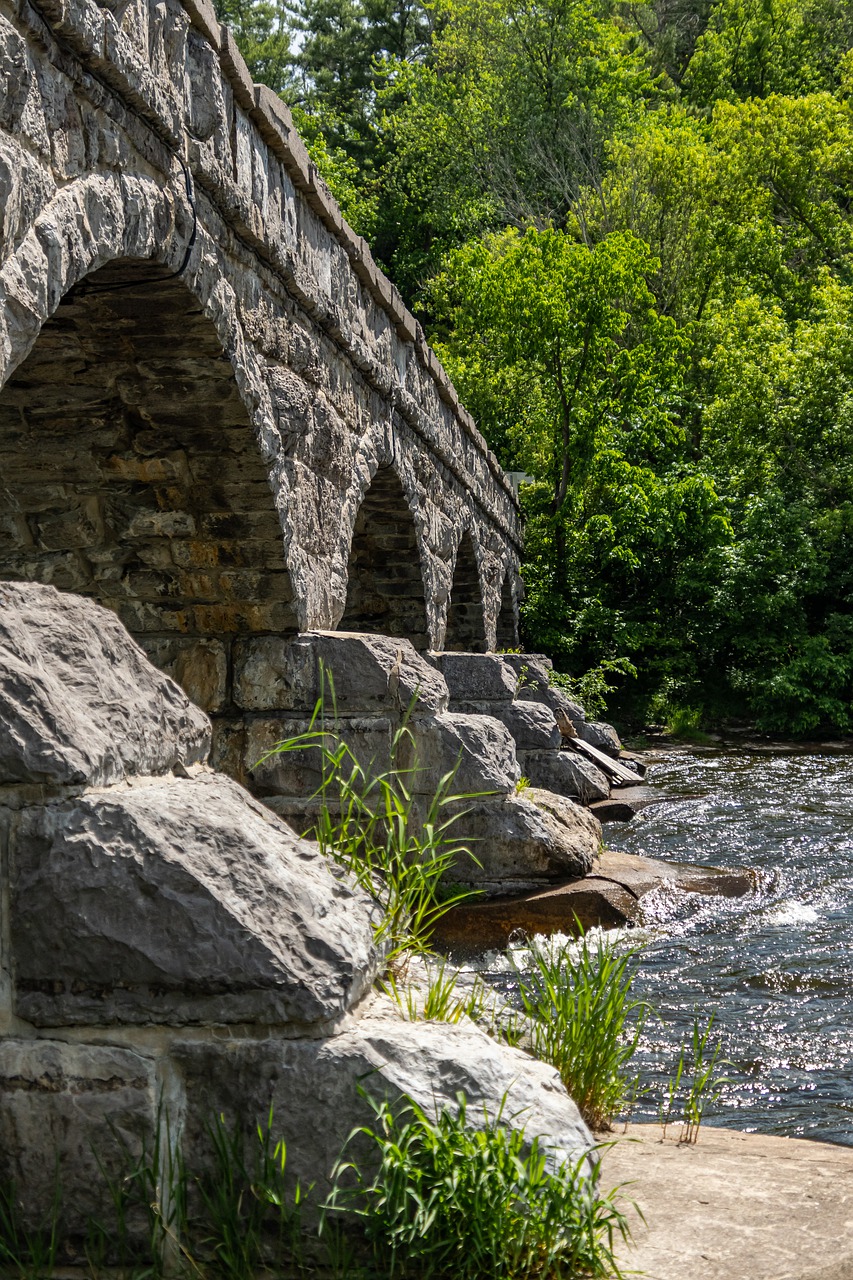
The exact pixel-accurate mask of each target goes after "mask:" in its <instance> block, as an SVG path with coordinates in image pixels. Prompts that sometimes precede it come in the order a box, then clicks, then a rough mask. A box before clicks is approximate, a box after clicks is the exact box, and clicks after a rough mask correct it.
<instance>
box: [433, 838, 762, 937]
mask: <svg viewBox="0 0 853 1280" xmlns="http://www.w3.org/2000/svg"><path fill="white" fill-rule="evenodd" d="M664 884H672V885H674V886H675V887H676V888H677V889H680V890H681V891H682V892H684V893H702V894H721V895H722V896H723V897H727V898H736V897H742V896H743V895H744V894H747V893H750V892H751V891H752V889H753V888H754V887H755V873H754V872H753V871H751V870H749V868H747V867H734V868H726V869H723V868H720V867H706V866H702V865H700V864H698V863H691V862H664V861H663V860H662V859H656V858H641V857H638V856H637V855H635V854H631V853H617V852H615V851H614V850H611V849H605V850H604V851H603V852H602V853H601V854H600V855H599V857H598V858H596V860H595V862H594V863H593V865H592V868H591V872H590V874H589V875H586V876H582V877H576V878H575V879H573V880H567V881H565V882H564V883H562V884H556V885H553V886H549V887H546V888H542V889H536V890H534V891H532V892H528V893H522V894H513V895H511V896H510V895H505V896H502V897H495V898H490V899H489V900H488V901H486V902H471V903H464V904H462V905H461V906H459V907H454V908H453V910H452V911H449V912H448V913H447V915H446V916H444V917H443V918H442V920H441V921H440V922H439V924H438V927H437V929H436V941H437V942H438V943H439V944H440V945H442V946H445V947H449V948H451V949H453V950H458V951H470V952H478V951H488V950H491V949H492V948H495V947H505V946H507V944H508V943H509V940H510V938H511V936H512V935H513V934H514V933H516V931H517V930H519V929H521V930H523V931H524V932H525V933H526V934H528V935H531V936H532V935H534V934H537V933H538V934H545V935H550V934H552V933H576V932H577V927H578V924H580V926H581V927H582V928H583V929H584V930H587V929H592V928H596V927H599V928H602V929H613V928H621V927H623V926H625V925H630V924H632V923H633V922H634V921H635V920H636V919H637V917H638V916H639V914H640V909H641V900H642V898H643V897H644V896H645V895H646V894H647V893H651V891H652V890H653V889H658V888H660V887H661V886H662V885H664Z"/></svg>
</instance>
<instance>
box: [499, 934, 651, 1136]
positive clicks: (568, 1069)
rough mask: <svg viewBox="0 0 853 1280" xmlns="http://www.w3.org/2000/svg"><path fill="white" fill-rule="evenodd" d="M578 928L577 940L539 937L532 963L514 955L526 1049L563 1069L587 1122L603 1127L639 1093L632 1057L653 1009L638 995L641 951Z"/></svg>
mask: <svg viewBox="0 0 853 1280" xmlns="http://www.w3.org/2000/svg"><path fill="white" fill-rule="evenodd" d="M577 927H578V930H579V932H580V937H579V939H578V940H577V941H567V942H560V943H557V942H555V941H554V940H551V941H548V940H545V939H542V940H537V941H534V943H533V944H532V945H531V947H530V948H529V950H527V951H525V953H524V954H525V956H526V964H523V965H522V964H521V963H520V962H519V960H518V959H517V958H516V953H513V952H510V957H511V959H512V961H513V966H514V970H515V977H516V979H517V982H518V994H519V997H520V1000H521V1005H522V1008H523V1011H524V1014H525V1015H526V1017H527V1019H528V1021H529V1030H528V1036H527V1047H528V1048H529V1049H530V1051H531V1053H533V1054H534V1056H535V1057H537V1058H540V1059H541V1060H542V1061H543V1062H548V1063H550V1064H551V1065H552V1066H554V1067H556V1068H557V1070H558V1071H559V1073H560V1076H561V1078H562V1081H563V1083H564V1084H565V1086H566V1089H567V1090H568V1092H569V1093H570V1094H571V1096H572V1097H573V1098H574V1100H575V1102H576V1103H577V1105H578V1107H579V1109H580V1112H581V1115H582V1116H583V1117H584V1119H585V1120H586V1122H587V1124H588V1125H589V1126H590V1128H591V1129H593V1130H597V1131H601V1130H606V1129H608V1128H609V1127H610V1122H611V1120H612V1119H613V1117H614V1116H615V1115H616V1114H617V1113H618V1112H619V1111H620V1110H621V1109H622V1108H623V1107H624V1105H625V1104H626V1102H627V1101H628V1099H629V1098H631V1097H632V1096H633V1095H634V1094H635V1092H636V1075H635V1073H632V1072H631V1071H630V1062H631V1058H632V1057H633V1055H634V1051H635V1050H636V1048H637V1044H638V1042H639V1038H640V1033H641V1030H642V1026H643V1021H644V1018H645V1017H646V1014H647V1012H648V1006H647V1004H646V1002H645V1001H643V1000H638V999H636V998H634V997H633V996H632V994H631V985H632V982H633V980H634V976H635V964H634V960H635V956H636V950H635V949H633V948H628V949H621V950H617V948H616V947H614V946H613V945H611V944H609V943H607V942H605V941H604V940H603V939H602V937H601V936H600V935H598V936H597V937H596V938H595V940H593V939H591V938H590V937H589V936H587V935H586V934H585V933H584V932H583V930H582V928H581V926H580V922H577Z"/></svg>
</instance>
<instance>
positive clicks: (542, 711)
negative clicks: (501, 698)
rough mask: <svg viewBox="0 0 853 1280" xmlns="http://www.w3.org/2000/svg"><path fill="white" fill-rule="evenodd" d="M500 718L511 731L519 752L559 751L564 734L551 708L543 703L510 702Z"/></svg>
mask: <svg viewBox="0 0 853 1280" xmlns="http://www.w3.org/2000/svg"><path fill="white" fill-rule="evenodd" d="M500 718H501V720H502V721H503V723H504V724H505V725H506V727H507V729H509V731H510V733H511V734H512V737H513V739H514V741H515V745H516V747H517V748H518V750H519V751H549V750H550V751H558V750H559V749H560V744H561V742H562V740H563V739H562V734H561V733H560V730H559V729H558V728H557V721H556V720H555V719H554V713H553V711H552V710H551V708H550V707H546V706H545V704H544V703H542V702H526V701H519V702H510V703H509V705H508V706H506V707H501V709H500Z"/></svg>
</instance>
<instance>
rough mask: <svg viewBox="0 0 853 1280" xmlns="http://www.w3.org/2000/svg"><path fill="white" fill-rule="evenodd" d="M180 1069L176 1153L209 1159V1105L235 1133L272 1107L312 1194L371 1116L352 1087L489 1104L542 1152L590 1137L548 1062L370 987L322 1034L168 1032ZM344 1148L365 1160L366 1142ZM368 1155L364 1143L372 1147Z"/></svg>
mask: <svg viewBox="0 0 853 1280" xmlns="http://www.w3.org/2000/svg"><path fill="white" fill-rule="evenodd" d="M174 1054H175V1057H176V1059H177V1062H178V1065H179V1067H180V1070H181V1072H182V1074H183V1076H184V1079H185V1080H186V1089H187V1103H188V1109H187V1116H186V1123H185V1128H184V1158H185V1160H186V1161H187V1164H188V1167H189V1168H190V1169H192V1170H194V1171H195V1170H196V1169H197V1168H198V1167H199V1165H201V1166H202V1167H204V1164H205V1163H206V1162H207V1160H209V1158H210V1157H209V1145H208V1139H207V1136H206V1132H205V1130H206V1125H207V1123H208V1122H209V1117H210V1116H211V1115H217V1114H222V1115H224V1116H225V1118H226V1123H233V1122H235V1121H238V1122H239V1123H241V1124H244V1125H245V1127H246V1135H247V1137H251V1136H252V1130H253V1129H254V1126H255V1125H256V1124H257V1123H258V1122H259V1121H260V1122H261V1123H263V1122H264V1121H265V1120H266V1118H267V1116H268V1115H269V1112H270V1107H272V1113H273V1129H274V1132H275V1134H276V1136H280V1137H283V1138H284V1140H285V1142H286V1144H287V1171H288V1173H289V1175H290V1176H291V1177H292V1178H297V1177H298V1178H299V1181H300V1183H301V1184H302V1186H303V1187H305V1186H309V1185H311V1184H313V1185H314V1187H315V1197H316V1199H318V1200H320V1199H322V1198H323V1196H324V1194H325V1193H326V1192H327V1190H328V1187H329V1175H330V1172H331V1169H332V1166H333V1165H334V1163H335V1161H336V1160H337V1158H338V1156H339V1154H340V1152H341V1148H342V1147H343V1144H344V1142H345V1141H346V1139H347V1138H348V1137H349V1136H350V1134H351V1133H352V1130H353V1129H354V1128H355V1127H356V1126H358V1125H361V1124H365V1123H368V1122H369V1121H370V1120H372V1119H373V1118H374V1117H373V1113H372V1112H371V1110H370V1108H369V1106H368V1104H367V1103H366V1101H365V1100H364V1098H362V1097H361V1095H360V1094H359V1088H361V1089H363V1090H365V1091H366V1092H367V1093H368V1094H370V1095H371V1096H372V1097H374V1098H387V1099H388V1100H389V1101H391V1102H392V1103H394V1102H399V1101H401V1100H402V1098H403V1096H404V1095H405V1096H407V1097H410V1098H413V1099H414V1100H415V1101H416V1102H417V1103H419V1104H420V1105H421V1106H422V1107H423V1108H424V1109H425V1110H426V1111H427V1112H428V1114H433V1115H434V1114H435V1113H436V1112H437V1111H439V1110H441V1109H443V1108H449V1109H454V1110H455V1108H456V1106H457V1105H458V1101H457V1099H458V1094H460V1093H464V1095H465V1097H466V1099H467V1102H468V1119H469V1121H470V1123H471V1124H473V1125H479V1124H482V1123H483V1118H484V1115H488V1116H489V1117H491V1118H495V1117H497V1116H498V1115H499V1114H501V1115H502V1116H503V1120H504V1123H506V1124H517V1125H523V1126H524V1127H525V1132H526V1135H527V1137H528V1139H532V1138H533V1137H534V1136H538V1138H539V1140H540V1143H541V1146H542V1148H543V1149H544V1150H545V1151H546V1152H547V1153H548V1159H549V1160H550V1161H551V1162H553V1163H554V1164H557V1163H560V1162H562V1161H564V1160H566V1159H570V1160H572V1162H573V1163H574V1162H576V1161H577V1160H578V1159H580V1158H581V1157H582V1156H583V1154H584V1152H585V1151H587V1150H588V1149H589V1148H590V1146H591V1145H592V1139H591V1137H590V1135H589V1133H588V1131H587V1129H586V1126H585V1125H584V1123H583V1121H582V1120H581V1118H580V1115H579V1113H578V1110H577V1107H576V1106H575V1104H574V1102H572V1100H571V1098H570V1097H569V1096H568V1094H567V1093H566V1091H565V1088H564V1087H563V1085H562V1083H561V1081H560V1078H559V1076H558V1074H557V1072H556V1071H555V1070H554V1069H553V1067H548V1066H546V1065H545V1064H544V1063H541V1062H537V1061H535V1060H534V1059H532V1058H531V1057H529V1056H528V1055H527V1054H525V1053H522V1052H521V1051H520V1050H518V1049H511V1048H509V1047H508V1046H507V1045H504V1044H500V1043H499V1042H498V1041H497V1040H494V1039H492V1038H491V1037H490V1036H487V1035H486V1034H485V1032H483V1031H481V1030H480V1029H479V1028H478V1027H476V1026H474V1025H473V1024H472V1023H469V1022H467V1020H466V1021H464V1022H462V1023H456V1024H450V1023H438V1022H405V1021H403V1020H402V1019H401V1018H400V1016H399V1013H398V1011H396V1010H395V1006H393V1005H392V1004H391V1003H390V1001H387V1000H385V999H384V998H376V997H375V998H374V999H373V1001H372V1002H371V1007H370V1008H369V1009H368V1011H367V1012H366V1013H365V1015H364V1016H363V1017H361V1018H359V1019H358V1020H354V1021H353V1022H352V1023H351V1024H350V1025H349V1026H348V1027H347V1028H346V1029H344V1030H343V1031H342V1032H341V1034H339V1035H336V1036H334V1037H333V1038H329V1039H314V1040H305V1039H302V1040H290V1039H288V1040H284V1039H273V1038H269V1039H266V1040H263V1041H247V1040H244V1041H233V1040H232V1041H231V1042H229V1043H228V1045H227V1046H226V1045H223V1044H215V1043H207V1044H199V1043H194V1044H191V1043H183V1044H178V1045H177V1046H176V1048H175V1050H174ZM350 1151H351V1152H355V1153H357V1154H358V1156H359V1158H360V1159H363V1160H366V1161H367V1163H368V1167H369V1165H370V1163H371V1161H370V1156H371V1148H370V1147H369V1146H366V1145H365V1144H364V1143H361V1144H360V1145H359V1146H357V1147H355V1148H350ZM372 1153H373V1155H374V1156H375V1148H374V1149H373V1152H372Z"/></svg>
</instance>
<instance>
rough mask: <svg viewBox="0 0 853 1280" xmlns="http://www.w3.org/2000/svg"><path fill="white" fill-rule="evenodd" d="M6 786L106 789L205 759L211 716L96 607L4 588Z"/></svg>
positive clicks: (0, 698)
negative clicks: (30, 784) (130, 779)
mask: <svg viewBox="0 0 853 1280" xmlns="http://www.w3.org/2000/svg"><path fill="white" fill-rule="evenodd" d="M0 724H2V726H3V732H2V733H0V782H5V783H40V784H52V785H60V786H68V785H71V786H85V785H89V786H105V785H108V784H110V783H114V782H119V781H121V780H122V779H124V778H127V777H131V776H133V775H134V774H163V773H167V772H168V771H170V770H171V769H173V768H174V767H175V766H176V765H181V766H184V767H186V766H188V765H191V764H193V763H196V762H198V761H202V760H206V759H207V753H208V751H209V749H210V723H209V721H208V719H207V716H206V715H205V714H204V713H203V712H202V711H199V709H198V708H197V707H195V706H193V704H192V703H191V702H190V701H189V699H188V698H187V696H186V694H185V693H184V692H183V690H182V689H181V688H180V687H179V686H178V685H177V684H176V683H175V681H174V680H172V679H170V678H169V676H166V675H164V674H163V673H162V672H161V671H158V670H157V669H156V668H155V667H152V665H151V663H150V662H149V661H148V659H147V657H146V656H145V654H144V653H143V651H142V649H140V647H139V646H138V645H137V644H136V643H135V642H134V641H133V640H132V639H131V638H130V636H129V635H128V633H127V631H125V629H124V627H123V626H122V624H121V623H120V622H119V620H118V618H117V617H116V615H115V614H114V613H112V612H111V611H110V610H109V609H103V608H101V606H100V605H97V604H95V603H94V601H92V600H85V599H82V598H81V597H80V596H72V595H67V594H64V593H62V592H59V591H57V590H56V589H55V588H54V587H44V586H41V585H40V584H38V583H31V582H3V583H0Z"/></svg>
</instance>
